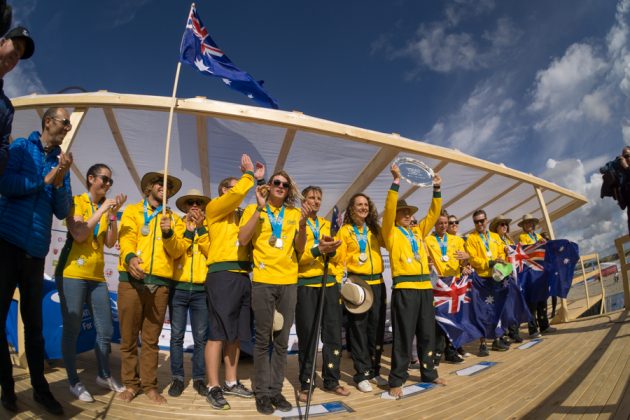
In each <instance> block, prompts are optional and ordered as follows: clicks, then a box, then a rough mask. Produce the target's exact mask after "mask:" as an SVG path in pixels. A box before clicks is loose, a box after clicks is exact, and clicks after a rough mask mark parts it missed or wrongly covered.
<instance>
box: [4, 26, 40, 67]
mask: <svg viewBox="0 0 630 420" xmlns="http://www.w3.org/2000/svg"><path fill="white" fill-rule="evenodd" d="M4 38H5V39H13V38H22V39H23V40H24V42H25V44H24V54H22V57H20V59H21V60H26V59H27V58H31V56H32V55H33V53H34V52H35V42H33V38H31V33H30V32H29V30H28V29H26V28H25V27H23V26H16V27H15V28H13V29H11V30H10V31H9V32H7V34H6V35H5V36H4Z"/></svg>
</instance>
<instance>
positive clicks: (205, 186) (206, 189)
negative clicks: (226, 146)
mask: <svg viewBox="0 0 630 420" xmlns="http://www.w3.org/2000/svg"><path fill="white" fill-rule="evenodd" d="M195 119H196V121H197V153H198V154H199V172H200V177H201V188H202V191H203V195H205V196H206V197H211V196H212V194H211V191H210V161H209V158H208V120H207V118H206V117H204V116H202V115H197V117H196V118H195Z"/></svg>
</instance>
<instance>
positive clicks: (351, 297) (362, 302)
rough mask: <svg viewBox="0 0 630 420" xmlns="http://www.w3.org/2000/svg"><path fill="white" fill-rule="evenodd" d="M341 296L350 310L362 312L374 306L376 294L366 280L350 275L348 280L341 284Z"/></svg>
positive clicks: (357, 312)
mask: <svg viewBox="0 0 630 420" xmlns="http://www.w3.org/2000/svg"><path fill="white" fill-rule="evenodd" d="M341 298H342V299H343V303H344V305H346V309H347V310H348V312H350V313H353V314H362V313H364V312H367V311H368V310H369V309H370V307H371V306H372V302H373V301H374V294H373V293H372V288H371V287H370V285H369V284H367V282H366V281H365V280H362V279H360V278H359V277H358V276H354V275H351V276H349V277H348V281H346V282H345V283H344V284H343V286H341Z"/></svg>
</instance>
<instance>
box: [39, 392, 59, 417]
mask: <svg viewBox="0 0 630 420" xmlns="http://www.w3.org/2000/svg"><path fill="white" fill-rule="evenodd" d="M33 399H34V400H35V402H36V403H37V404H39V405H41V406H42V407H44V409H45V410H46V411H48V412H49V413H50V414H54V415H56V416H63V407H62V406H61V404H59V401H57V400H56V399H55V397H53V394H51V393H50V391H44V392H37V391H33Z"/></svg>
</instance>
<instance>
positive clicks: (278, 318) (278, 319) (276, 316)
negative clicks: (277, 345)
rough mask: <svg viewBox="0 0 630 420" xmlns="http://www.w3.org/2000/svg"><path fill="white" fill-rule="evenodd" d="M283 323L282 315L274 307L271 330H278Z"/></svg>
mask: <svg viewBox="0 0 630 420" xmlns="http://www.w3.org/2000/svg"><path fill="white" fill-rule="evenodd" d="M283 325H284V317H283V316H282V314H281V313H280V312H278V310H277V309H274V310H273V327H272V330H273V332H278V331H280V330H281V329H282V326H283Z"/></svg>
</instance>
